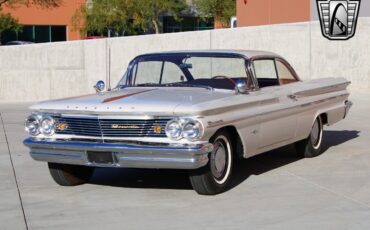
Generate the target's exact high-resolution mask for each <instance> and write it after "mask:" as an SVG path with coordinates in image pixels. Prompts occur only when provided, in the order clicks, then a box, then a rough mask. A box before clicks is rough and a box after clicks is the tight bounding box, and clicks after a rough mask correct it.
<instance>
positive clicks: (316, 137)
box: [295, 116, 323, 158]
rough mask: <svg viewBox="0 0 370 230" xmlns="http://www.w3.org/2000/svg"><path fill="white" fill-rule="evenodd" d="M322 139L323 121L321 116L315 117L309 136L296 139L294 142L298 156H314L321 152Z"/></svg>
mask: <svg viewBox="0 0 370 230" xmlns="http://www.w3.org/2000/svg"><path fill="white" fill-rule="evenodd" d="M322 140H323V123H322V119H321V117H320V116H319V117H317V118H316V120H315V122H314V124H313V126H312V129H311V133H310V136H309V137H308V138H306V139H304V140H301V141H298V142H297V143H296V144H295V147H296V151H297V153H298V155H299V156H302V157H307V158H311V157H316V156H318V155H320V153H321V147H322Z"/></svg>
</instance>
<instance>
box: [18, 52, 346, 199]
mask: <svg viewBox="0 0 370 230" xmlns="http://www.w3.org/2000/svg"><path fill="white" fill-rule="evenodd" d="M349 84H350V82H348V81H347V80H346V79H343V78H322V79H316V80H310V81H301V80H300V79H299V77H298V76H297V74H296V72H295V71H294V70H293V68H292V67H291V66H290V65H289V64H288V62H287V61H286V60H285V59H283V58H282V57H280V56H279V55H277V54H274V53H270V52H263V51H235V50H205V51H178V52H165V53H153V54H145V55H140V56H138V57H136V58H135V59H134V60H133V61H132V62H131V63H130V64H129V67H128V69H127V71H126V73H125V75H124V77H123V78H122V80H121V81H120V82H119V83H118V85H117V87H116V88H114V89H112V90H109V91H104V90H103V88H104V83H103V82H99V83H98V84H97V85H96V86H95V89H96V90H97V93H96V94H92V95H87V96H81V97H73V98H66V99H61V100H52V101H46V102H41V103H38V104H36V105H33V106H32V107H31V109H32V110H33V112H32V115H30V116H29V117H28V118H27V120H26V124H25V126H26V130H27V131H28V132H29V134H30V135H31V137H29V138H27V139H26V140H24V144H25V145H26V146H28V147H29V148H30V153H31V156H32V158H34V159H35V160H39V161H46V162H48V163H49V169H50V173H51V175H52V176H53V178H54V180H55V181H56V182H57V183H59V184H61V185H76V184H81V183H84V182H86V181H88V180H89V178H90V176H91V174H92V172H93V170H94V168H95V167H132V168H158V169H161V168H166V169H188V170H189V173H190V181H191V183H192V185H193V187H194V189H195V190H196V191H197V192H198V193H200V194H216V193H220V192H223V191H225V190H226V189H227V187H228V184H229V181H230V178H231V175H232V173H231V172H232V168H233V164H234V162H235V160H238V159H239V158H249V157H252V156H254V155H257V154H260V153H263V152H266V151H269V150H272V149H276V148H279V147H282V146H285V145H288V144H293V143H294V144H295V145H296V149H297V153H298V154H300V155H303V156H306V157H313V156H317V155H318V154H320V152H321V145H322V141H323V135H322V133H323V126H324V125H333V124H335V123H336V122H338V121H340V120H342V119H344V118H345V117H346V115H347V113H348V110H349V108H350V107H351V105H352V103H351V102H350V101H348V97H349V93H348V91H347V87H348V85H349Z"/></svg>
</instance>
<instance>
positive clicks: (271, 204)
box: [0, 94, 370, 230]
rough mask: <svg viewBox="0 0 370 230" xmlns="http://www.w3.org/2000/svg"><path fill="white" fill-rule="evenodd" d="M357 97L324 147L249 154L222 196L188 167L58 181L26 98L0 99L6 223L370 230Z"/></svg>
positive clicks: (367, 168) (368, 160)
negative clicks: (28, 141)
mask: <svg viewBox="0 0 370 230" xmlns="http://www.w3.org/2000/svg"><path fill="white" fill-rule="evenodd" d="M352 100H353V101H354V103H355V105H354V107H353V109H352V111H351V113H350V115H349V117H348V118H347V119H346V120H344V121H342V122H341V123H339V124H336V125H335V126H332V127H327V128H326V130H327V131H326V132H325V134H324V135H325V137H324V138H325V142H324V145H325V146H324V148H325V152H324V154H322V155H321V156H319V157H316V158H314V159H301V158H297V157H296V156H295V155H294V149H293V148H292V147H291V146H288V147H285V148H282V149H279V150H277V151H273V152H269V153H266V154H263V155H260V156H257V157H254V158H251V159H248V160H244V161H243V162H241V163H240V164H239V165H238V167H237V169H236V172H235V179H234V187H233V189H231V190H230V191H228V192H226V193H224V194H221V195H217V196H199V195H197V194H196V193H195V192H194V191H193V190H192V189H191V186H190V184H189V181H188V178H187V174H186V172H185V171H169V170H133V169H99V170H97V171H96V173H95V175H94V177H93V179H92V182H91V183H89V184H86V185H82V186H78V187H61V186H58V185H57V184H55V183H54V182H53V180H52V179H51V177H50V176H49V172H48V169H47V165H46V164H45V163H42V162H36V161H33V160H32V159H31V158H30V156H29V155H28V152H27V149H26V148H25V147H24V146H23V144H22V140H23V139H24V138H25V137H26V136H27V135H26V133H25V132H24V131H23V120H24V118H25V117H26V115H27V114H28V111H27V110H26V107H27V105H25V104H0V114H1V118H2V122H0V181H1V184H0V229H12V230H14V229H26V228H28V229H102V228H104V229H370V218H369V217H370V180H369V178H370V149H369V140H370V122H369V118H370V116H369V114H370V94H364V95H355V96H354V97H353V98H352ZM13 166H14V167H13ZM13 170H14V171H13Z"/></svg>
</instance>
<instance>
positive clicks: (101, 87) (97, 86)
mask: <svg viewBox="0 0 370 230" xmlns="http://www.w3.org/2000/svg"><path fill="white" fill-rule="evenodd" d="M94 89H95V90H96V92H97V93H100V92H102V91H103V90H104V89H105V83H104V81H102V80H100V81H98V82H97V83H96V84H95V85H94Z"/></svg>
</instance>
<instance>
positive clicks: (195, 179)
mask: <svg viewBox="0 0 370 230" xmlns="http://www.w3.org/2000/svg"><path fill="white" fill-rule="evenodd" d="M211 142H212V143H213V145H214V149H213V151H212V152H211V153H210V156H209V162H208V164H207V165H206V166H205V167H203V168H201V169H198V170H194V171H192V172H191V173H190V182H191V185H192V186H193V188H194V190H195V191H196V192H197V193H199V194H202V195H215V194H218V193H221V192H224V191H225V190H227V188H228V185H229V181H230V178H231V171H232V167H233V147H232V146H233V145H232V143H231V141H230V135H229V133H228V132H226V131H220V132H218V133H216V134H215V135H214V137H213V138H212V139H211Z"/></svg>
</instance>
